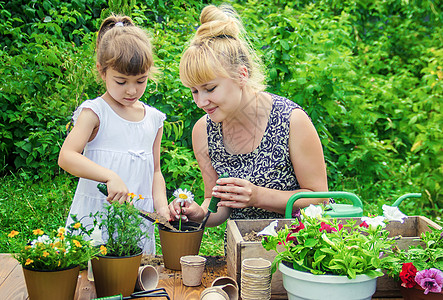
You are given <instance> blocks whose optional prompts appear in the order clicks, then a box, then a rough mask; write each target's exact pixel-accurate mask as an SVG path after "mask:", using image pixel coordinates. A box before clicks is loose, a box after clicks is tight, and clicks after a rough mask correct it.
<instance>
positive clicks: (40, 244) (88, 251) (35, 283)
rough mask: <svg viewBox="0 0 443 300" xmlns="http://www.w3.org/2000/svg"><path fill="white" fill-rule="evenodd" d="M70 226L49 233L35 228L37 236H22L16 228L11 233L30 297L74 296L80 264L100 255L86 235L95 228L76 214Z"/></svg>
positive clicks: (59, 297)
mask: <svg viewBox="0 0 443 300" xmlns="http://www.w3.org/2000/svg"><path fill="white" fill-rule="evenodd" d="M72 219H73V220H74V223H72V224H71V225H70V226H68V227H67V228H64V227H60V228H59V229H58V230H53V231H49V232H46V231H45V230H42V229H35V230H33V234H34V236H35V239H33V240H31V241H27V240H23V239H22V238H20V233H19V232H18V231H16V230H12V231H11V232H10V233H9V234H8V238H9V243H10V245H11V251H12V252H13V253H12V256H13V257H14V258H15V259H17V260H18V262H19V263H20V264H21V265H22V268H23V274H24V277H25V282H26V287H27V290H28V295H29V298H30V299H33V300H38V299H73V298H74V293H75V288H76V285H77V277H78V273H79V270H80V267H85V266H86V264H87V262H88V261H89V260H90V259H91V258H93V257H94V256H95V255H97V254H99V252H100V250H97V249H96V248H95V247H93V246H92V244H91V242H90V241H89V240H86V238H87V237H86V236H87V235H89V234H90V231H91V230H89V231H88V230H86V228H84V226H83V225H82V224H81V222H79V221H78V220H77V218H76V217H75V216H73V217H72Z"/></svg>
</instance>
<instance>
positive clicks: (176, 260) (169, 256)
mask: <svg viewBox="0 0 443 300" xmlns="http://www.w3.org/2000/svg"><path fill="white" fill-rule="evenodd" d="M171 224H172V225H173V226H174V227H175V228H178V221H174V222H171ZM199 225H200V224H199V223H195V222H183V223H182V230H181V231H171V230H170V229H167V228H166V227H164V226H161V225H160V226H159V227H158V229H159V230H158V232H159V235H160V244H161V248H162V253H163V262H164V265H165V268H168V269H171V270H180V269H181V265H180V257H182V256H186V255H198V252H199V250H200V244H201V241H202V238H203V229H200V230H199V229H198V226H199Z"/></svg>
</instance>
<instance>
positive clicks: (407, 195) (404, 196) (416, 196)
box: [392, 193, 421, 206]
mask: <svg viewBox="0 0 443 300" xmlns="http://www.w3.org/2000/svg"><path fill="white" fill-rule="evenodd" d="M420 197H421V193H411V194H404V195H403V196H400V197H399V198H398V199H397V200H395V202H394V204H392V206H399V205H400V203H402V202H403V200H405V199H406V198H420Z"/></svg>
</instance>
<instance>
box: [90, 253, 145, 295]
mask: <svg viewBox="0 0 443 300" xmlns="http://www.w3.org/2000/svg"><path fill="white" fill-rule="evenodd" d="M97 258H98V259H93V260H92V272H93V274H94V282H95V290H96V292H97V297H106V296H113V295H117V294H122V295H123V296H124V297H127V296H130V295H131V294H132V293H133V292H134V289H135V283H136V281H137V275H138V268H139V266H140V263H141V259H142V253H141V252H140V253H139V254H136V255H132V256H122V257H116V256H101V255H99V256H97Z"/></svg>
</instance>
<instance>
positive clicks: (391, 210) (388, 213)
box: [383, 204, 408, 223]
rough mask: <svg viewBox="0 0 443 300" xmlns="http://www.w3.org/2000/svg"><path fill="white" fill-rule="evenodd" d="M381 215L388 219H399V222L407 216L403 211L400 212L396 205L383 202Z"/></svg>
mask: <svg viewBox="0 0 443 300" xmlns="http://www.w3.org/2000/svg"><path fill="white" fill-rule="evenodd" d="M383 216H385V218H386V219H387V220H388V221H399V222H401V223H403V222H404V221H405V220H403V219H405V218H407V217H408V216H406V215H405V214H404V213H402V212H401V211H400V210H399V209H398V207H396V206H389V205H386V204H384V205H383Z"/></svg>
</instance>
